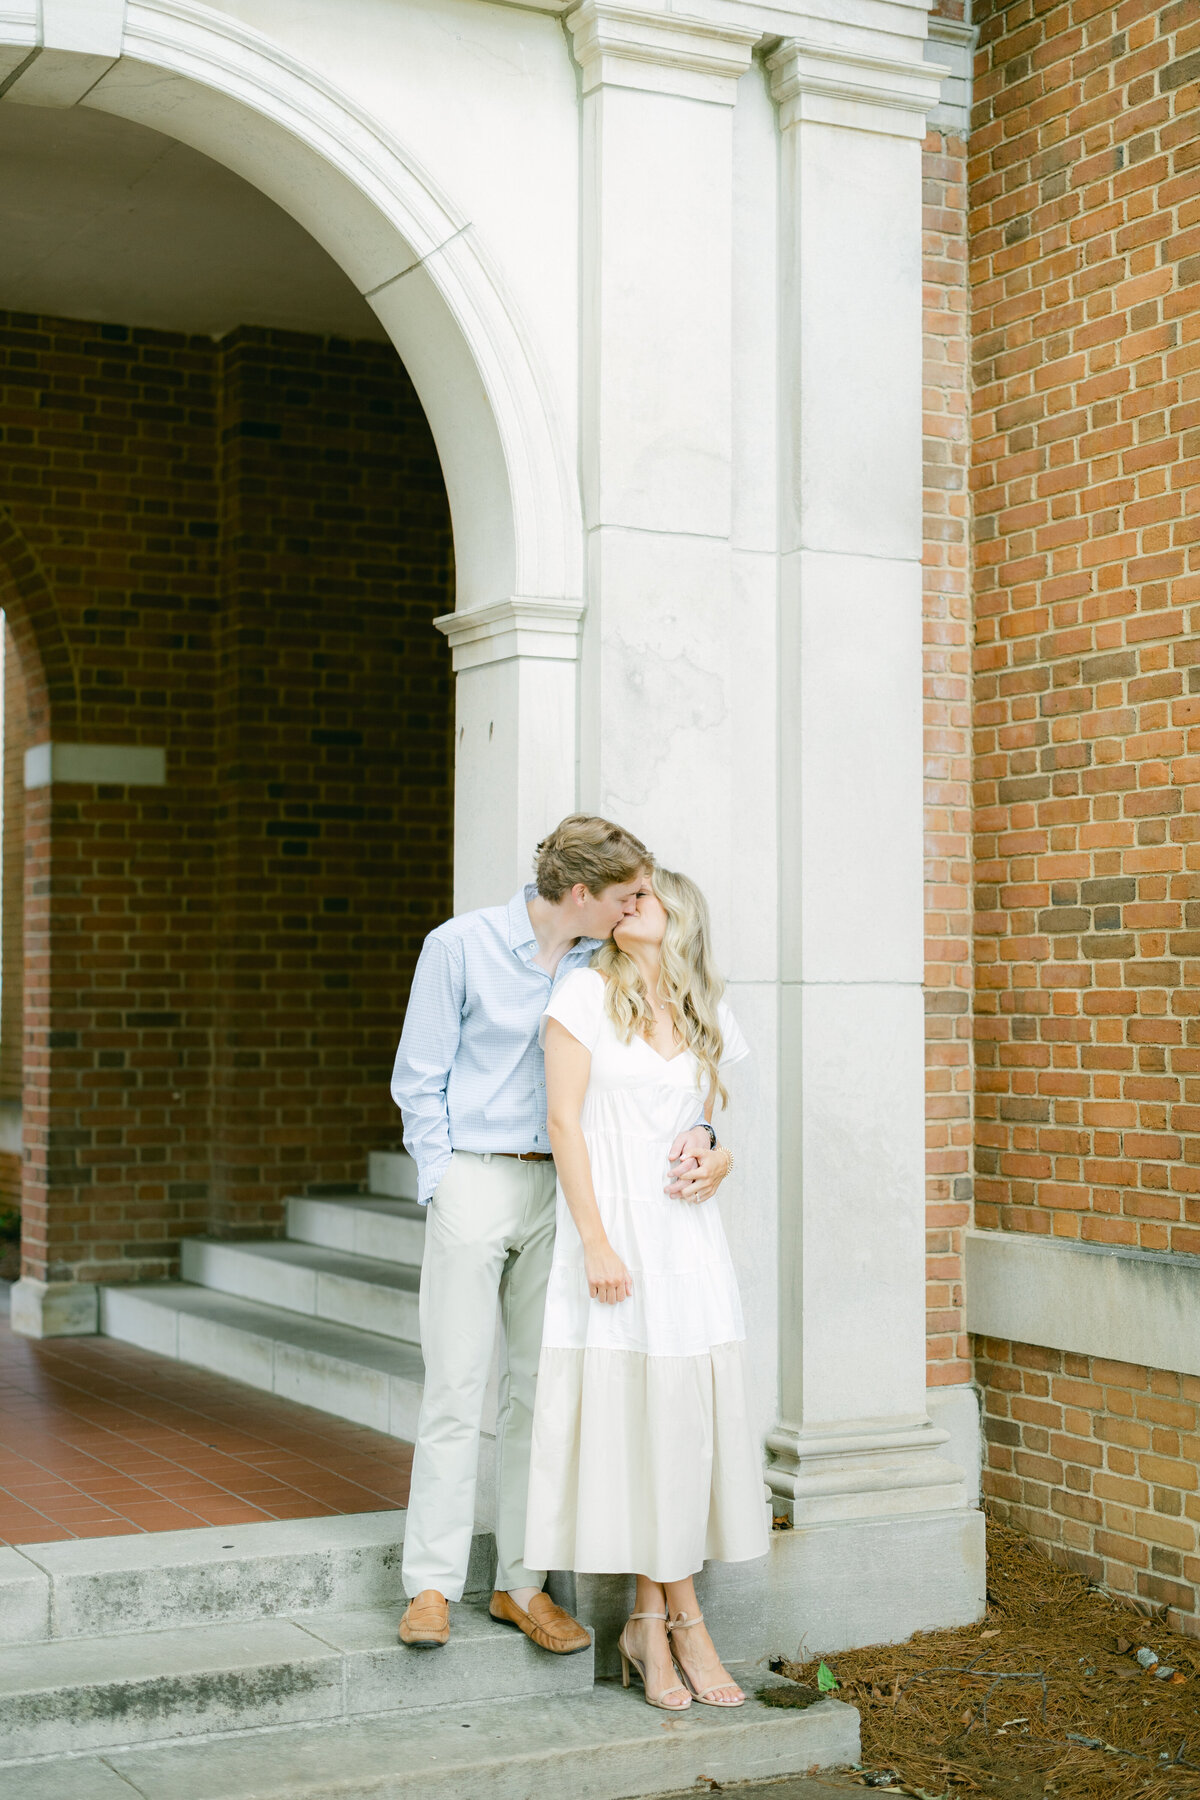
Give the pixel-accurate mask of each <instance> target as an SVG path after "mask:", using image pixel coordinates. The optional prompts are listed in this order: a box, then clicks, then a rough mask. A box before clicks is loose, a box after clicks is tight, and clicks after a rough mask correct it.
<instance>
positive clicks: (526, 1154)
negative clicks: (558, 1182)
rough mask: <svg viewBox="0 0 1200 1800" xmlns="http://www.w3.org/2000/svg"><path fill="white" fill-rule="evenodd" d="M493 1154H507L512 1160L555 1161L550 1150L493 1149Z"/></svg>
mask: <svg viewBox="0 0 1200 1800" xmlns="http://www.w3.org/2000/svg"><path fill="white" fill-rule="evenodd" d="M492 1155H493V1156H507V1157H508V1158H509V1159H510V1160H511V1161H512V1162H553V1161H554V1158H553V1157H552V1156H551V1155H550V1152H549V1151H548V1150H493V1151H492Z"/></svg>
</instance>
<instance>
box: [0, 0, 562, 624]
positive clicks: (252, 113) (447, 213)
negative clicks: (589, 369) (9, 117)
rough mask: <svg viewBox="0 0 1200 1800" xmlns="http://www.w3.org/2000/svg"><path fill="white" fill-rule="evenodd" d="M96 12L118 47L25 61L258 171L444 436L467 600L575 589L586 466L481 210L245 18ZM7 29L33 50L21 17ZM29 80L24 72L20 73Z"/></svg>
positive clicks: (462, 593)
mask: <svg viewBox="0 0 1200 1800" xmlns="http://www.w3.org/2000/svg"><path fill="white" fill-rule="evenodd" d="M97 10H98V12H99V13H113V14H114V17H118V18H120V19H121V20H122V23H121V24H120V26H119V27H118V28H117V30H116V32H115V33H114V35H113V37H112V40H111V42H108V41H106V42H105V43H101V42H100V41H99V40H97V42H96V43H95V44H93V43H91V42H88V43H86V44H84V43H81V42H79V40H78V38H77V37H76V39H75V40H74V47H73V48H72V49H60V48H57V47H54V46H53V44H46V45H41V44H38V43H37V42H36V41H35V42H34V43H33V44H32V45H30V46H29V57H30V58H31V59H32V58H35V57H38V58H40V57H43V56H44V57H47V58H51V59H53V62H52V63H51V65H50V66H51V67H52V68H53V67H54V65H55V64H58V65H61V66H62V68H63V69H64V70H67V71H68V74H69V69H70V65H71V64H77V65H78V66H79V88H80V95H81V98H80V101H79V104H83V105H86V106H88V107H91V108H93V109H95V110H97V111H101V112H109V113H113V114H116V115H117V116H120V117H123V118H127V119H130V120H132V121H134V122H135V123H138V124H142V125H147V126H149V127H151V128H152V129H154V130H156V131H160V132H162V133H164V134H165V135H167V136H170V137H174V138H177V139H179V140H180V141H181V142H183V143H186V144H189V145H190V146H192V147H193V148H194V149H197V150H200V151H202V152H203V153H204V154H205V155H207V156H209V157H212V158H213V159H214V160H215V161H217V162H220V163H223V164H224V165H225V166H226V167H228V168H230V169H232V170H234V172H235V173H237V174H239V175H241V176H242V177H243V178H244V179H246V180H247V181H249V182H251V183H253V185H254V186H256V187H257V188H259V189H260V190H261V191H262V192H263V193H265V194H267V195H269V197H270V198H271V199H273V200H275V201H276V202H277V203H278V204H279V205H280V206H282V207H283V208H284V210H285V211H287V212H289V213H290V214H291V215H292V216H293V217H294V218H295V219H296V220H297V221H298V222H299V223H300V224H301V225H303V226H304V227H305V229H306V230H307V231H308V232H309V233H310V234H311V236H312V237H314V238H315V239H316V241H317V242H318V243H319V244H321V245H322V247H323V248H324V249H326V250H327V251H328V252H329V254H330V255H331V256H332V257H333V258H334V260H335V261H336V262H337V263H338V264H339V265H340V266H341V268H342V269H343V270H344V271H345V272H346V274H347V275H348V276H349V277H350V279H351V280H352V281H353V282H354V283H355V285H356V286H357V287H358V289H359V291H360V293H362V294H363V296H364V297H365V298H366V299H367V301H368V303H369V304H370V305H371V306H372V308H373V309H374V311H375V312H376V314H377V315H378V317H379V318H380V321H381V323H382V324H383V325H384V327H385V329H386V330H387V332H388V334H389V336H390V338H391V340H392V342H393V344H394V345H395V347H396V349H397V351H398V353H399V355H400V357H401V360H402V361H403V362H404V364H405V367H406V368H407V370H408V372H409V374H410V376H411V378H412V380H413V383H414V385H415V387H416V389H417V393H418V396H419V397H420V400H421V403H422V406H423V408H424V410H425V413H426V416H427V417H428V419H429V423H430V427H431V429H432V431H433V435H434V440H435V442H436V444H437V448H438V454H439V457H440V459H441V463H442V472H443V476H444V479H445V482H446V489H447V493H448V495H449V500H450V509H451V516H452V520H453V526H454V539H455V560H456V567H457V607H458V609H459V610H460V611H462V610H466V609H470V608H476V607H482V606H488V605H492V604H495V603H496V602H498V601H505V600H508V599H511V598H512V597H514V596H521V597H522V598H526V599H529V598H533V599H562V598H564V597H566V598H574V597H577V596H578V595H579V593H580V591H581V586H582V529H581V510H580V503H579V494H578V482H577V477H576V474H575V471H574V467H573V462H572V459H571V458H570V457H569V456H568V454H567V452H566V447H565V443H564V441H563V436H562V433H561V432H560V430H559V427H558V422H557V420H556V417H555V411H554V407H553V404H552V402H551V399H550V395H549V389H548V384H547V382H546V381H545V379H544V377H543V374H542V371H541V369H540V366H539V361H538V358H537V355H536V353H535V352H534V349H533V346H532V344H531V342H530V340H529V337H528V335H527V333H526V332H525V330H524V327H523V325H522V322H521V320H520V318H519V316H518V312H517V309H516V307H515V306H514V305H513V304H512V302H511V301H510V299H509V298H508V297H507V296H506V295H505V293H504V292H503V290H502V285H501V281H500V278H499V276H498V274H497V272H496V271H495V269H494V268H493V267H492V266H491V265H490V263H489V261H488V258H487V255H486V252H485V250H484V249H483V247H482V246H481V245H480V243H479V242H478V240H477V239H476V237H475V235H474V234H473V232H472V230H471V227H470V222H469V220H467V219H466V218H465V217H464V216H463V215H462V214H461V213H460V211H459V210H458V209H457V208H456V206H455V205H454V203H453V202H452V200H451V199H450V198H449V197H447V196H446V195H444V194H443V193H441V192H440V191H439V190H438V188H437V186H436V184H435V182H434V181H433V180H432V178H431V177H430V176H429V175H428V174H427V173H426V172H425V171H424V170H423V169H422V168H421V166H420V162H419V160H418V159H417V158H416V157H415V156H413V155H412V154H411V152H410V151H409V150H408V149H407V148H406V147H405V146H403V145H401V144H400V143H398V142H397V141H396V140H395V139H393V138H392V137H390V136H389V135H388V134H387V133H386V132H385V131H384V130H383V128H381V126H380V124H379V122H378V121H377V120H375V119H373V118H370V117H368V115H367V114H365V113H364V112H363V111H362V110H361V109H359V108H358V107H357V106H356V105H355V103H354V102H353V101H351V100H350V99H349V98H348V97H347V96H346V95H344V94H342V93H340V92H339V91H338V90H336V89H335V88H334V87H333V86H332V85H331V84H330V83H328V82H326V81H325V80H324V78H323V77H322V76H321V75H319V74H318V73H317V71H316V70H314V69H312V68H309V67H306V66H303V65H301V64H300V63H298V62H297V61H296V60H294V59H293V58H292V57H291V56H290V55H289V54H288V53H286V52H284V51H282V50H281V49H280V48H279V46H278V45H275V44H273V43H271V42H270V41H269V40H268V39H266V38H265V37H263V36H261V35H260V34H259V33H257V32H255V31H254V30H252V29H251V28H250V27H248V26H245V25H243V24H241V23H240V22H238V21H237V20H235V19H232V18H229V17H227V16H226V17H222V16H219V15H217V14H215V13H211V12H208V11H207V10H205V11H201V10H200V9H198V8H197V9H194V8H192V7H191V6H188V5H187V4H185V3H183V0H142V3H141V4H139V5H138V6H137V7H132V6H131V7H129V8H128V9H125V8H124V7H122V8H120V9H119V11H117V10H115V9H113V8H111V7H107V8H106V7H101V8H99V9H97ZM8 30H9V32H11V34H12V35H11V36H10V38H9V41H10V42H12V43H13V44H14V46H20V34H19V28H18V29H14V28H13V27H11V26H10V27H9V28H8ZM5 35H6V32H5V27H4V26H3V25H2V24H0V42H2V41H4V38H5ZM27 42H28V40H27ZM118 47H119V51H120V54H119V55H118V56H117V57H116V59H115V60H114V61H113V62H112V63H111V66H110V67H109V68H108V69H107V71H106V72H104V73H103V74H102V75H101V77H100V78H99V80H97V79H96V78H95V69H96V61H97V58H96V55H95V54H88V55H84V54H82V52H84V51H92V52H95V51H99V50H102V49H103V50H108V51H110V52H111V51H112V50H115V49H117V48H118ZM19 81H20V72H19V71H18V74H17V76H16V80H15V82H14V80H13V78H11V77H10V81H9V84H8V85H9V86H10V87H13V86H15V85H16V83H19ZM36 92H37V90H36V89H35V90H34V91H33V93H31V98H32V99H34V101H35V103H36ZM59 92H61V88H60V89H59ZM13 99H14V100H15V99H17V94H16V93H15V92H14V94H13ZM58 103H59V104H61V99H60V100H59V102H58Z"/></svg>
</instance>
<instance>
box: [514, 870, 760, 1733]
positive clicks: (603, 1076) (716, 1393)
mask: <svg viewBox="0 0 1200 1800" xmlns="http://www.w3.org/2000/svg"><path fill="white" fill-rule="evenodd" d="M613 937H614V940H615V941H612V942H609V943H607V944H605V945H603V946H602V947H601V948H600V949H599V950H598V951H597V952H596V954H595V956H594V957H593V959H592V967H591V968H590V969H576V970H573V971H572V973H571V974H569V975H568V976H567V977H566V979H565V980H564V981H562V982H561V983H560V985H559V987H558V989H557V990H556V992H555V995H554V998H553V999H552V1000H551V1002H550V1005H549V1007H548V1008H547V1009H546V1014H545V1017H544V1020H543V1025H542V1031H543V1042H544V1045H545V1051H546V1098H547V1106H548V1113H549V1128H550V1142H551V1145H552V1147H553V1150H554V1160H555V1163H556V1164H557V1167H558V1227H557V1230H558V1236H557V1241H556V1245H555V1252H554V1264H553V1267H552V1269H551V1272H550V1285H549V1289H548V1292H547V1296H546V1320H545V1326H544V1329H543V1333H542V1354H541V1363H540V1366H539V1369H538V1384H537V1400H536V1405H535V1411H534V1422H533V1452H532V1458H531V1462H530V1480H529V1505H528V1513H527V1523H526V1537H525V1555H526V1560H527V1562H528V1563H529V1566H530V1567H531V1568H542V1569H547V1568H549V1569H575V1570H577V1571H580V1572H585V1571H586V1572H588V1573H592V1574H627V1573H629V1572H630V1571H631V1570H632V1571H634V1572H635V1573H636V1575H637V1598H636V1601H635V1604H634V1609H633V1612H632V1614H631V1615H630V1618H629V1621H628V1623H627V1624H626V1626H625V1629H624V1630H623V1631H622V1633H621V1637H620V1640H619V1644H618V1648H619V1650H620V1655H621V1667H622V1674H623V1676H624V1680H625V1685H626V1686H628V1685H629V1670H630V1667H631V1666H632V1667H633V1668H634V1669H635V1670H636V1671H637V1673H638V1675H639V1676H640V1678H641V1682H642V1686H643V1688H644V1690H645V1695H646V1699H647V1700H648V1701H649V1703H650V1705H651V1706H659V1707H662V1708H663V1709H664V1710H666V1711H668V1712H683V1711H684V1710H686V1708H687V1707H689V1706H690V1705H691V1704H692V1701H693V1700H699V1701H700V1702H701V1703H702V1704H704V1705H707V1706H741V1705H742V1704H743V1702H744V1700H745V1695H744V1694H743V1692H742V1690H741V1688H740V1687H738V1685H737V1683H736V1682H734V1681H733V1680H732V1679H731V1678H730V1676H729V1673H728V1671H727V1670H726V1669H725V1668H724V1667H723V1666H722V1664H721V1661H720V1658H719V1657H718V1655H717V1652H716V1649H715V1648H714V1646H713V1643H712V1640H711V1638H710V1637H709V1635H708V1631H707V1629H706V1627H705V1625H704V1622H703V1619H702V1617H701V1615H700V1608H699V1605H698V1604H697V1600H696V1591H695V1588H694V1586H693V1583H692V1577H693V1576H694V1574H695V1573H696V1571H697V1570H698V1569H699V1568H700V1567H701V1565H702V1563H703V1562H704V1561H705V1560H706V1559H707V1558H710V1557H711V1558H716V1559H717V1560H719V1561H724V1562H741V1561H744V1560H747V1559H749V1558H750V1557H755V1556H762V1555H763V1554H764V1553H765V1551H766V1549H767V1532H766V1518H765V1510H764V1504H763V1483H762V1473H761V1468H760V1465H759V1458H758V1456H757V1455H756V1452H755V1446H754V1443H753V1441H752V1436H751V1432H750V1429H749V1424H748V1420H747V1416H746V1398H745V1380H744V1375H743V1369H742V1341H743V1338H744V1335H745V1334H744V1331H743V1327H742V1313H741V1305H740V1303H739V1300H738V1292H737V1283H736V1280H735V1277H734V1272H733V1265H732V1262H731V1261H730V1256H729V1248H728V1245H727V1244H726V1242H725V1233H724V1231H723V1229H722V1227H721V1218H720V1214H719V1212H718V1211H717V1205H716V1201H715V1200H709V1201H705V1202H703V1203H702V1204H689V1203H688V1202H687V1201H685V1200H681V1199H676V1198H673V1197H672V1196H671V1195H669V1194H668V1193H667V1192H666V1187H667V1184H668V1183H669V1182H670V1180H671V1173H670V1168H669V1165H668V1162H667V1155H668V1150H669V1147H670V1145H671V1143H672V1142H673V1140H674V1139H675V1137H676V1136H677V1135H678V1134H679V1132H680V1131H683V1130H686V1128H687V1127H688V1126H690V1125H694V1124H695V1123H696V1120H697V1118H698V1117H699V1115H700V1112H701V1110H703V1113H704V1116H705V1118H706V1119H711V1117H712V1112H713V1107H714V1105H715V1103H716V1101H717V1099H718V1098H719V1099H720V1100H721V1101H722V1103H723V1102H724V1100H725V1098H726V1095H725V1089H724V1086H723V1084H722V1081H721V1073H720V1071H721V1069H722V1068H723V1067H725V1066H726V1065H728V1064H729V1063H732V1062H736V1061H738V1060H739V1059H740V1058H741V1057H743V1056H745V1055H747V1053H748V1052H747V1046H746V1043H745V1040H744V1039H743V1037H742V1035H741V1032H740V1031H739V1030H738V1027H737V1024H736V1022H735V1021H734V1018H733V1015H732V1014H731V1013H730V1011H729V1009H728V1007H727V1006H725V1004H724V1003H723V1002H722V1000H721V992H722V988H723V985H724V984H723V983H722V981H721V980H720V978H719V977H718V976H717V975H716V973H715V972H714V970H713V967H712V964H711V961H710V959H709V951H708V909H707V907H706V906H705V903H704V897H703V895H702V894H701V893H700V891H699V889H698V888H697V887H696V886H695V885H694V883H693V882H691V881H689V880H688V879H687V877H686V876H684V875H673V874H671V873H670V872H669V871H668V870H665V869H656V870H655V871H654V874H653V875H652V876H651V877H650V878H649V880H648V882H647V883H646V884H645V885H644V887H643V888H642V890H641V891H640V892H639V893H638V896H637V910H636V912H635V913H632V914H630V915H629V917H627V918H625V919H623V920H622V921H621V923H620V924H619V925H618V927H617V929H616V931H615V932H614V934H613ZM723 1154H724V1155H725V1156H726V1157H728V1158H729V1162H730V1165H732V1155H731V1153H730V1152H729V1151H727V1150H726V1151H723ZM727 1172H728V1171H727ZM676 1664H677V1665H678V1673H677V1672H676V1666H675V1665H676ZM681 1676H682V1681H681V1680H680V1677H681Z"/></svg>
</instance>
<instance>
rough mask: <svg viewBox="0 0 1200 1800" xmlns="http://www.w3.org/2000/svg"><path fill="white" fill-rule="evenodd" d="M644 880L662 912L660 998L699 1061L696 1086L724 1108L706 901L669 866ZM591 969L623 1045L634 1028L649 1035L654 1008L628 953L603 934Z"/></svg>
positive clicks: (719, 982) (717, 984)
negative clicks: (601, 985)
mask: <svg viewBox="0 0 1200 1800" xmlns="http://www.w3.org/2000/svg"><path fill="white" fill-rule="evenodd" d="M647 883H648V885H649V887H650V888H651V889H652V890H653V892H654V893H655V894H656V895H657V897H658V899H659V900H660V901H661V903H662V906H663V910H664V911H665V913H666V915H667V924H666V930H665V931H664V932H663V941H662V972H661V974H660V976H659V986H660V988H661V990H662V997H663V999H664V1000H667V1001H669V1003H670V1005H671V1009H672V1011H673V1013H674V1017H675V1028H676V1031H677V1032H678V1033H679V1035H680V1037H681V1038H682V1039H683V1042H684V1044H685V1045H686V1047H687V1048H688V1049H689V1050H691V1051H692V1052H693V1053H694V1055H695V1058H696V1061H697V1062H698V1063H699V1065H700V1069H699V1078H698V1079H699V1086H700V1088H701V1090H702V1091H703V1092H704V1093H706V1094H712V1095H715V1096H716V1097H717V1098H719V1100H720V1102H721V1105H722V1106H724V1105H725V1103H726V1101H727V1100H728V1098H729V1096H728V1095H727V1093H726V1091H725V1084H724V1083H723V1082H722V1080H721V1075H720V1062H721V1053H722V1051H723V1049H724V1040H723V1039H722V1036H721V1020H720V1015H719V1014H718V1012H717V1003H718V1002H719V1000H720V998H721V995H722V994H723V993H724V992H725V982H724V980H723V979H722V977H721V976H720V975H718V973H717V971H716V969H715V968H714V967H713V964H712V957H711V955H710V954H709V948H708V945H709V937H710V927H709V922H708V902H707V901H706V900H705V898H704V895H703V894H702V893H701V892H700V889H699V888H698V887H697V886H696V884H695V882H694V881H689V879H688V877H687V876H686V875H678V874H676V873H674V872H673V871H672V870H671V869H659V868H655V869H653V870H651V872H650V874H649V876H648V877H647ZM592 967H593V969H599V971H600V973H601V974H602V975H603V977H604V1005H605V1008H606V1010H607V1012H608V1016H609V1018H610V1019H611V1020H612V1022H613V1024H614V1025H615V1026H616V1028H617V1030H618V1032H619V1033H620V1035H621V1037H622V1038H623V1040H624V1041H625V1043H627V1044H628V1043H632V1041H633V1037H634V1034H635V1032H638V1033H640V1034H641V1036H642V1037H644V1038H649V1037H650V1036H651V1034H652V1032H653V1029H654V1008H653V1006H652V1004H651V1002H650V998H649V995H648V994H647V993H646V984H645V982H644V981H643V980H642V978H641V975H640V974H639V973H638V967H637V964H636V963H635V962H634V961H633V959H632V957H629V956H626V954H625V952H624V951H623V950H622V949H621V947H620V945H619V944H617V943H616V942H615V940H614V939H612V938H609V939H608V940H607V942H606V943H603V944H601V946H600V948H599V950H597V951H596V953H595V955H594V956H593V957H592Z"/></svg>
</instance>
